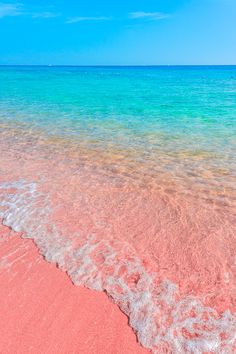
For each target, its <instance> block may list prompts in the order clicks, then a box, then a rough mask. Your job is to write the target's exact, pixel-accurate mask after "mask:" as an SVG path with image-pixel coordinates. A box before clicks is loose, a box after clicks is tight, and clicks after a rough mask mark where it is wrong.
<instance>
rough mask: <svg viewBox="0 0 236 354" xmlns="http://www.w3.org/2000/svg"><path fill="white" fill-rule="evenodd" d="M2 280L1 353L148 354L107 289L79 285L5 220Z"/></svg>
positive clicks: (0, 246) (0, 230) (0, 233)
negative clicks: (99, 290) (13, 229)
mask: <svg viewBox="0 0 236 354" xmlns="http://www.w3.org/2000/svg"><path fill="white" fill-rule="evenodd" d="M0 284H1V291H0V313H1V316H0V333H1V338H0V353H4V354H22V353H24V354H30V353H32V354H45V353H50V354H58V353H61V354H62V353H63V354H65V353H71V354H76V353H80V354H88V353H91V354H92V353H93V354H107V353H122V354H133V353H135V354H147V353H148V350H146V349H144V348H142V347H141V346H140V345H139V343H138V342H137V339H136V336H135V334H134V332H133V331H132V329H131V327H130V326H128V319H127V316H125V315H124V314H123V313H122V312H121V311H120V310H119V308H118V306H116V305H115V304H113V303H112V301H110V299H109V298H108V297H107V296H106V294H105V293H102V292H94V291H92V290H89V289H87V288H85V287H77V286H74V285H73V284H72V282H71V281H70V279H69V277H68V276H67V275H66V273H64V272H62V271H60V270H59V269H58V268H57V267H55V265H54V264H52V263H48V262H45V260H44V259H43V257H42V256H41V255H40V254H39V252H38V249H37V247H36V246H35V244H34V242H33V240H30V239H23V238H21V237H20V234H17V233H15V232H13V231H12V230H9V228H8V227H5V226H2V225H1V224H0Z"/></svg>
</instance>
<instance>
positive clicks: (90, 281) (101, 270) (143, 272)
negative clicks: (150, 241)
mask: <svg viewBox="0 0 236 354" xmlns="http://www.w3.org/2000/svg"><path fill="white" fill-rule="evenodd" d="M0 199H1V202H0V218H2V220H3V223H4V225H6V226H8V227H11V228H12V229H13V230H15V231H18V232H23V237H24V238H31V239H33V240H34V242H35V244H36V245H37V247H38V248H39V250H40V252H41V254H42V255H43V256H44V257H45V259H46V260H47V261H48V262H52V263H56V264H57V266H58V267H59V268H60V269H62V270H64V271H65V272H67V274H68V275H69V277H70V278H71V280H72V282H73V283H74V284H76V285H84V286H86V287H88V288H90V289H93V290H97V291H105V292H106V293H107V295H108V296H110V297H111V298H112V299H113V301H114V302H115V303H116V304H117V305H118V306H119V307H120V309H121V310H122V311H123V312H124V313H125V314H126V315H127V316H128V317H129V324H130V326H131V327H132V328H133V330H134V331H135V333H136V335H137V338H138V340H139V342H140V343H141V344H142V345H143V346H144V347H146V348H149V349H151V350H152V352H153V353H158V354H159V353H183V352H184V353H194V354H195V353H196V354H198V353H199V354H200V353H206V352H207V353H225V354H229V353H234V352H235V351H236V314H232V313H231V312H230V311H229V310H228V311H225V312H224V313H223V314H221V315H219V314H218V313H217V311H216V310H214V309H213V308H210V307H206V306H204V305H203V304H202V303H201V301H200V300H199V299H197V298H195V297H192V296H181V295H180V293H179V291H178V285H177V284H174V283H173V282H170V281H169V280H165V281H162V282H159V281H158V280H157V275H156V274H152V273H150V271H148V270H147V269H146V267H145V265H144V263H143V262H142V260H141V259H140V258H139V257H138V256H137V254H136V252H135V250H134V249H133V248H132V247H131V246H130V245H129V244H127V243H124V242H121V241H115V240H114V241H108V240H103V239H100V238H98V237H97V236H96V234H92V235H88V236H86V237H84V236H83V237H82V236H81V235H80V234H79V230H78V233H77V234H74V235H64V234H62V232H61V231H60V229H58V228H57V225H56V224H55V223H53V220H52V217H51V214H52V205H51V201H50V196H49V195H45V194H44V193H41V192H39V191H38V186H37V184H36V183H28V182H26V181H23V180H21V181H16V182H12V183H8V182H6V183H1V184H0ZM75 240H76V242H75Z"/></svg>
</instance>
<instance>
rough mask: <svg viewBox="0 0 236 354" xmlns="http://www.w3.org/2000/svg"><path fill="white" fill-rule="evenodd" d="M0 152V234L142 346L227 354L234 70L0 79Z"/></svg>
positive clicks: (67, 72)
mask: <svg viewBox="0 0 236 354" xmlns="http://www.w3.org/2000/svg"><path fill="white" fill-rule="evenodd" d="M0 151H1V154H0V162H1V163H0V218H1V220H2V222H3V224H4V225H5V226H8V227H10V228H11V229H13V230H14V231H18V232H22V233H23V237H27V238H31V239H33V240H34V243H35V244H36V245H37V247H38V249H39V251H40V253H42V254H43V255H44V257H45V260H47V261H49V262H52V263H56V264H57V266H58V267H59V268H61V269H62V270H63V271H66V272H67V274H68V275H69V277H70V278H71V280H72V281H73V283H74V284H76V285H79V286H81V285H83V286H86V287H88V288H90V289H93V290H96V291H105V292H106V294H108V295H109V296H110V298H112V299H113V301H114V302H115V303H116V304H118V306H119V307H120V309H121V310H122V311H123V312H124V313H125V314H126V315H127V316H128V318H129V325H130V326H131V327H132V328H133V329H134V331H135V333H136V334H137V338H138V341H139V342H140V343H141V344H142V345H143V346H145V347H147V348H149V349H151V350H152V352H153V353H158V354H159V353H160V354H161V353H167V352H168V353H176V354H177V353H180V352H181V353H193V352H194V353H209V352H212V353H234V352H235V333H236V330H235V328H236V312H235V309H236V302H235V299H236V295H235V294H236V288H235V284H236V282H235V279H236V272H235V270H236V268H235V264H236V263H235V259H236V258H235V249H236V238H235V235H236V221H235V215H236V213H235V210H236V189H235V181H236V66H235V67H147V68H145V67H125V68H119V67H96V68H95V67H93V68H91V67H0ZM13 254H14V251H13ZM10 255H11V257H12V253H11V254H10ZM3 264H5V263H4V262H3ZM8 270H9V269H8ZM9 274H10V273H9ZM12 274H13V275H14V276H15V272H13V273H12ZM27 276H28V275H27ZM13 281H14V280H13ZM118 340H119V338H118Z"/></svg>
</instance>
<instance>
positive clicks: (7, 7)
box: [0, 2, 60, 18]
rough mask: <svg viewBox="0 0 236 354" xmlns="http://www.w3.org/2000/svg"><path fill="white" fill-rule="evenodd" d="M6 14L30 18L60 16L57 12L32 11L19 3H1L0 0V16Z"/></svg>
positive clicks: (5, 15)
mask: <svg viewBox="0 0 236 354" xmlns="http://www.w3.org/2000/svg"><path fill="white" fill-rule="evenodd" d="M7 16H28V17H32V18H52V17H58V16H60V14H59V13H54V12H49V11H44V12H33V11H30V10H27V9H25V7H24V5H23V4H21V3H3V2H0V18H3V17H7Z"/></svg>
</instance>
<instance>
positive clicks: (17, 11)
mask: <svg viewBox="0 0 236 354" xmlns="http://www.w3.org/2000/svg"><path fill="white" fill-rule="evenodd" d="M19 15H22V4H18V3H2V2H0V18H2V17H6V16H19Z"/></svg>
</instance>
